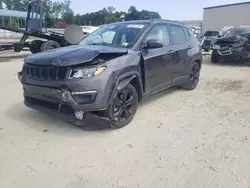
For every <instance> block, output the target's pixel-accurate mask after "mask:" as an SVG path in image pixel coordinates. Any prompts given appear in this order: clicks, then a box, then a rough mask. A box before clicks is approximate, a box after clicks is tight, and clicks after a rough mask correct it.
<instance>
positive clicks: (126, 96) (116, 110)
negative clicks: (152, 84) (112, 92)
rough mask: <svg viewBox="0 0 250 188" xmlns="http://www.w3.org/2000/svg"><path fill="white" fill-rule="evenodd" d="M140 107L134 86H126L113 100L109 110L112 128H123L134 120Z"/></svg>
mask: <svg viewBox="0 0 250 188" xmlns="http://www.w3.org/2000/svg"><path fill="white" fill-rule="evenodd" d="M137 106H138V94H137V91H136V89H135V87H134V86H133V85H132V84H128V85H126V86H125V87H124V88H123V89H121V90H120V91H119V92H118V93H117V94H116V96H115V97H114V98H113V99H112V101H111V104H110V106H109V108H108V109H107V114H108V118H109V119H110V120H111V127H112V128H122V127H125V126H126V125H128V124H129V123H130V122H131V121H132V120H133V118H134V115H135V113H136V110H137Z"/></svg>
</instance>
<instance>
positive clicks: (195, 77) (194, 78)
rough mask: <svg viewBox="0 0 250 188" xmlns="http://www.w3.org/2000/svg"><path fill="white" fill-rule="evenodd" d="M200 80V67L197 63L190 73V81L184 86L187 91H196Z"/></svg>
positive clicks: (193, 65)
mask: <svg viewBox="0 0 250 188" xmlns="http://www.w3.org/2000/svg"><path fill="white" fill-rule="evenodd" d="M199 79H200V65H199V64H198V63H197V62H193V63H192V66H191V69H190V71H189V76H188V81H187V82H186V83H185V84H184V85H183V86H182V87H183V88H184V89H187V90H194V89H195V88H196V87H197V85H198V83H199Z"/></svg>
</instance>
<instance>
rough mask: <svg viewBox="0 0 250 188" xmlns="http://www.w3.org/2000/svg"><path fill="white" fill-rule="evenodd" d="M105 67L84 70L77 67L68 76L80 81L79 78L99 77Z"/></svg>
mask: <svg viewBox="0 0 250 188" xmlns="http://www.w3.org/2000/svg"><path fill="white" fill-rule="evenodd" d="M106 68H107V67H105V66H102V67H94V68H86V67H85V68H84V67H81V68H80V67H78V68H73V69H72V71H71V74H70V79H81V78H90V77H93V76H99V75H101V74H102V73H103V72H104V71H105V69H106Z"/></svg>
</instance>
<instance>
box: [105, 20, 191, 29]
mask: <svg viewBox="0 0 250 188" xmlns="http://www.w3.org/2000/svg"><path fill="white" fill-rule="evenodd" d="M156 23H169V24H175V25H179V26H182V27H186V28H188V27H187V26H185V25H184V24H183V23H181V22H178V21H172V20H164V19H152V20H131V21H123V22H115V23H111V24H107V25H119V24H156Z"/></svg>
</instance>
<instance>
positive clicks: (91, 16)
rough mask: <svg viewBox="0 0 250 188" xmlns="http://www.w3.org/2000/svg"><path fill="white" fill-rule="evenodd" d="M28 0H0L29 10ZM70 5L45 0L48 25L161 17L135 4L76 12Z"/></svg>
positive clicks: (11, 7) (9, 7)
mask: <svg viewBox="0 0 250 188" xmlns="http://www.w3.org/2000/svg"><path fill="white" fill-rule="evenodd" d="M28 2H29V0H0V8H2V3H4V4H5V5H6V8H7V9H9V10H19V11H27V9H28ZM70 5H71V0H64V2H58V1H52V0H45V2H44V8H45V23H46V27H65V25H66V24H78V25H92V26H99V25H102V24H108V23H112V22H119V21H123V20H125V21H126V20H139V19H140V20H146V19H156V18H161V16H160V14H159V13H158V12H154V11H148V10H141V11H139V10H137V9H136V7H134V6H131V7H129V9H128V11H127V12H123V11H117V10H116V9H115V7H113V6H108V7H106V8H103V9H102V10H99V11H96V12H91V13H86V14H75V13H74V11H73V10H72V9H71V8H70ZM58 23H59V24H58ZM62 23H66V24H62Z"/></svg>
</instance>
